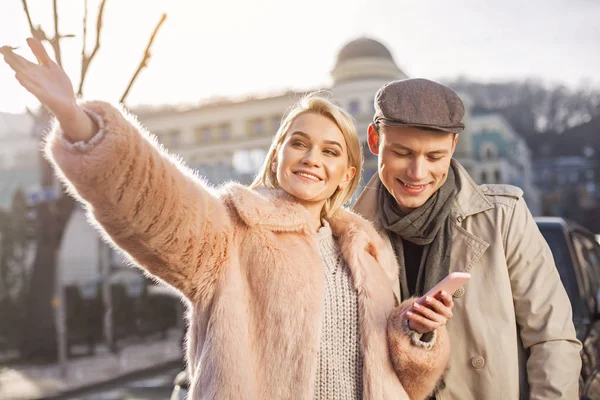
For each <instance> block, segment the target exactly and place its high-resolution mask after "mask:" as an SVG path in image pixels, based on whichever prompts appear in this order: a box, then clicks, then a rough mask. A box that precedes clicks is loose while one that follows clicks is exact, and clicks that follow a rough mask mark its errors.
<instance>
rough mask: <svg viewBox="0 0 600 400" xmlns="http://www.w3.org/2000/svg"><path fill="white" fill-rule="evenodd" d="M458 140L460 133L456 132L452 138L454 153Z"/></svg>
mask: <svg viewBox="0 0 600 400" xmlns="http://www.w3.org/2000/svg"><path fill="white" fill-rule="evenodd" d="M457 142H458V133H456V134H454V137H453V138H452V155H454V150H456V143H457Z"/></svg>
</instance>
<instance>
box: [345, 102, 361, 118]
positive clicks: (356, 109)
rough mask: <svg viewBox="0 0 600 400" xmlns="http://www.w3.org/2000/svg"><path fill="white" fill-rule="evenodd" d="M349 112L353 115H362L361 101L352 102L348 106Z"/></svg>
mask: <svg viewBox="0 0 600 400" xmlns="http://www.w3.org/2000/svg"><path fill="white" fill-rule="evenodd" d="M348 110H349V111H350V114H352V115H358V114H359V113H360V101H358V100H351V101H350V103H349V104H348Z"/></svg>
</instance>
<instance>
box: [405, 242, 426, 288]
mask: <svg viewBox="0 0 600 400" xmlns="http://www.w3.org/2000/svg"><path fill="white" fill-rule="evenodd" d="M402 248H403V250H404V268H406V283H407V284H408V291H409V293H410V295H411V296H414V295H415V294H418V295H421V294H422V293H416V292H417V278H418V276H419V268H420V266H421V257H423V246H419V245H418V244H414V243H411V242H409V241H408V240H403V241H402ZM419 292H420V291H419Z"/></svg>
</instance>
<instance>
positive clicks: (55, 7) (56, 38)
mask: <svg viewBox="0 0 600 400" xmlns="http://www.w3.org/2000/svg"><path fill="white" fill-rule="evenodd" d="M52 9H53V11H54V38H53V39H52V40H51V41H50V44H51V45H52V48H53V49H54V56H55V57H56V63H57V64H58V65H60V67H61V68H62V66H63V65H62V54H61V51H60V33H59V32H58V0H52Z"/></svg>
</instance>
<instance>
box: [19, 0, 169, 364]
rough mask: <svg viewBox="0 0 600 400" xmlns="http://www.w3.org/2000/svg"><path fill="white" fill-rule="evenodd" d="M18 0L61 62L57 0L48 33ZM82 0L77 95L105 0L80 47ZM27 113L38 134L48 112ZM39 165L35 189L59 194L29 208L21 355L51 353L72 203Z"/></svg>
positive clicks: (92, 54) (99, 27)
mask: <svg viewBox="0 0 600 400" xmlns="http://www.w3.org/2000/svg"><path fill="white" fill-rule="evenodd" d="M21 1H22V5H23V10H24V12H25V16H26V17H27V22H28V24H29V29H30V31H31V35H32V36H33V37H35V38H37V39H39V40H41V41H45V42H47V43H49V44H50V45H51V46H52V49H53V52H54V57H55V59H56V62H57V63H58V65H60V66H61V67H62V66H63V59H62V53H61V41H62V40H63V39H68V38H74V37H75V35H74V34H62V33H61V32H60V29H59V28H60V26H59V25H60V24H59V22H60V20H59V17H60V15H59V12H58V5H57V2H58V0H53V17H54V32H53V34H52V35H48V34H47V33H46V31H45V30H44V28H42V27H41V26H40V25H34V23H33V21H32V19H31V14H30V12H29V7H28V4H27V0H21ZM84 1H85V5H84V15H83V24H82V28H83V29H82V34H81V38H82V50H81V79H80V82H79V85H78V89H77V94H78V95H79V96H81V95H83V92H84V90H83V89H84V84H85V82H86V78H87V76H88V70H89V67H90V65H91V63H92V62H93V61H94V59H95V57H96V56H97V55H98V52H99V50H100V48H101V43H102V41H101V39H102V32H103V29H104V25H103V18H104V10H105V6H106V0H101V2H100V5H99V10H98V15H97V19H96V25H95V31H96V41H95V45H94V48H93V49H92V51H91V52H89V51H88V50H87V48H86V43H87V35H88V1H87V0H84ZM165 19H166V14H163V15H162V17H161V19H160V20H159V21H158V23H157V25H156V27H155V28H154V31H153V32H152V35H151V36H150V39H149V41H148V44H147V46H146V49H145V52H144V54H143V56H142V59H141V61H140V63H139V65H138V67H137V70H136V71H135V73H134V74H133V76H132V78H131V80H130V82H129V84H128V85H127V88H126V90H125V91H124V93H123V95H122V96H121V98H120V101H121V102H123V103H124V102H125V101H126V99H127V95H128V94H129V92H130V90H131V88H132V86H133V85H134V83H135V81H136V79H137V77H138V76H139V74H140V72H141V71H142V69H144V68H145V67H146V66H147V65H148V61H149V59H150V48H151V46H152V43H153V41H154V38H155V37H156V34H157V32H158V30H159V29H160V27H161V25H162V24H163V22H164V21H165ZM30 114H31V115H32V116H33V117H34V118H35V128H34V129H35V131H36V132H35V133H36V134H37V137H39V138H40V140H41V138H42V132H44V131H45V130H46V128H47V127H48V123H49V120H50V118H51V116H50V115H49V113H48V111H47V110H46V109H45V108H43V107H40V109H39V110H37V111H35V112H31V111H30ZM40 168H41V171H40V172H41V174H40V177H41V178H40V179H41V182H40V185H41V189H42V190H43V191H46V192H49V193H52V192H55V191H57V190H58V191H59V194H58V195H57V196H55V198H54V199H52V200H49V201H41V202H39V203H38V204H37V205H36V208H35V215H36V226H35V238H34V240H35V257H34V259H33V264H32V269H31V278H30V281H29V290H28V294H27V296H26V300H25V310H26V311H25V315H24V316H23V318H24V319H23V335H22V342H21V345H20V352H21V356H22V357H35V356H43V357H54V356H55V355H56V343H57V341H56V331H55V327H54V320H53V296H54V290H55V285H56V277H57V274H56V273H57V256H58V253H59V250H60V247H61V244H62V240H63V236H64V233H65V230H66V227H67V224H68V222H69V220H70V218H71V215H72V213H73V210H74V209H75V201H74V200H73V198H72V197H70V196H69V195H67V194H66V193H65V192H64V190H63V189H62V188H58V183H57V182H56V180H55V178H54V175H53V172H52V168H51V166H50V164H49V163H48V161H47V160H45V159H44V158H43V157H40Z"/></svg>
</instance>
